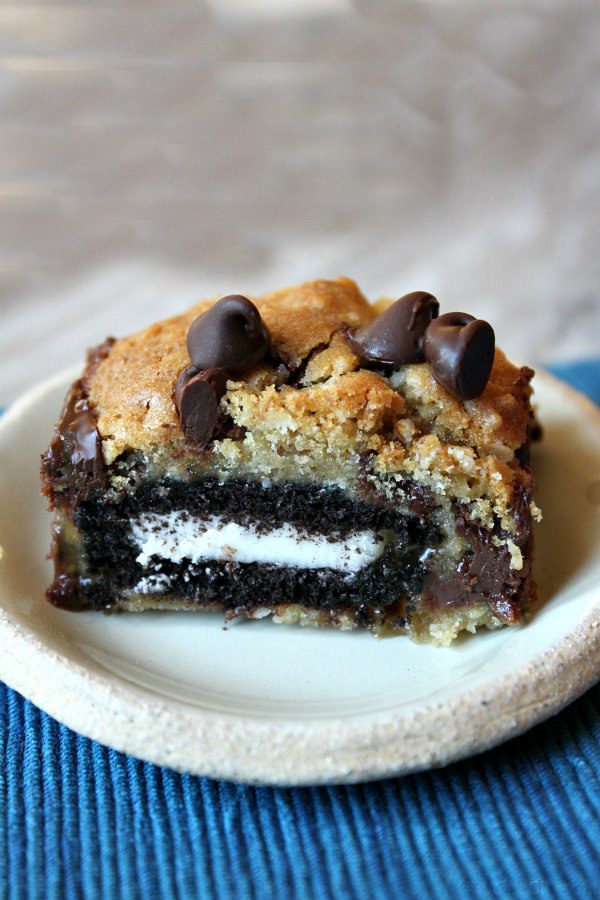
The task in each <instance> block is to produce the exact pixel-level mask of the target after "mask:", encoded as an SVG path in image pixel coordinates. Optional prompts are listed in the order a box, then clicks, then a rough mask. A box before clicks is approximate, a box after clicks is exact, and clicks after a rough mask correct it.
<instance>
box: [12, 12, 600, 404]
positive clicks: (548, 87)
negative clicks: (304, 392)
mask: <svg viewBox="0 0 600 900" xmlns="http://www.w3.org/2000/svg"><path fill="white" fill-rule="evenodd" d="M0 36H1V39H2V47H1V49H0V53H1V54H2V69H1V74H0V79H1V81H0V294H1V296H2V314H3V343H4V348H3V349H4V354H3V355H4V358H5V363H6V365H5V372H4V375H3V379H2V391H1V393H0V403H2V402H4V403H6V402H7V401H8V400H10V399H13V398H14V397H15V396H16V394H17V393H18V392H19V391H20V390H21V389H23V388H25V387H27V386H29V385H31V384H33V383H35V382H36V381H38V380H40V378H42V377H44V376H45V375H47V374H52V373H54V372H56V371H58V370H59V369H61V368H62V367H64V366H65V365H67V364H69V363H71V362H76V361H77V360H78V359H79V358H80V357H81V352H82V348H83V347H84V346H86V345H88V344H92V343H95V342H97V341H98V340H100V339H102V338H104V336H105V335H106V334H107V333H109V332H110V333H116V334H123V333H126V332H127V331H129V330H131V329H134V328H138V327H141V326H142V325H145V324H147V323H148V322H150V321H152V320H153V319H155V318H156V317H158V316H161V315H163V314H169V313H171V312H174V311H176V310H179V309H181V308H183V307H185V306H186V305H187V304H188V303H190V302H191V301H192V300H194V299H195V298H197V297H198V296H201V295H203V294H205V293H210V294H212V293H214V292H217V293H218V292H223V293H226V292H230V291H241V292H245V291H248V292H251V291H254V290H262V289H267V288H269V289H270V288H272V287H276V286H278V285H280V284H285V283H288V282H293V281H295V280H303V279H307V278H312V277H315V276H317V277H319V276H331V275H337V274H348V275H351V276H354V277H356V278H357V279H358V280H359V282H360V283H361V285H362V286H363V287H364V289H365V291H366V292H367V293H368V294H370V295H377V294H380V293H391V294H396V295H398V294H399V293H404V292H405V291H408V290H413V289H415V288H424V289H428V290H432V291H434V292H436V293H438V294H439V297H440V299H441V301H442V303H443V306H444V307H445V309H450V308H459V309H460V308H463V307H464V308H467V309H468V310H469V311H470V312H477V313H478V314H479V315H481V316H484V317H489V318H490V319H491V321H492V322H493V323H494V324H495V326H496V330H497V334H498V338H499V341H500V343H502V344H503V345H504V346H505V347H506V348H507V349H508V350H509V351H510V352H512V353H514V354H517V355H519V356H520V357H522V358H527V359H529V360H532V361H534V362H535V361H537V360H540V359H542V360H556V359H557V358H563V359H567V358H569V357H574V356H576V355H579V354H582V355H586V354H587V355H593V354H594V353H596V352H598V351H600V289H599V287H598V285H599V284H600V254H598V246H599V245H600V226H599V222H600V157H599V152H600V151H599V142H598V133H599V130H600V112H599V107H598V96H599V94H600V54H599V51H598V48H599V47H600V38H599V36H600V4H598V3H597V2H580V0H562V2H557V0H544V2H541V0H540V2H532V0H519V2H516V0H515V2H510V0H509V2H507V0H486V2H479V3H476V2H467V0H463V2H451V3H425V2H424V3H414V2H413V3H395V2H381V3H366V2H358V3H356V4H354V6H353V7H352V5H351V4H350V3H349V2H346V0H319V2H316V0H295V2H288V3H276V2H273V0H271V2H266V0H243V2H240V0H214V2H212V3H208V2H204V3H202V2H201V0H194V2H180V0H173V2H169V3H161V2H157V0H156V2H153V0H145V2H143V0H142V2H140V0H129V2H119V3H117V2H107V0H105V2H101V3H89V2H85V0H83V2H74V3H69V4H68V5H62V4H61V5H57V4H51V3H35V4H32V3H30V2H26V0H22V2H20V3H18V4H17V3H15V4H14V5H10V4H8V5H7V4H4V5H2V6H1V7H0ZM49 335H53V336H52V340H49V339H48V338H49Z"/></svg>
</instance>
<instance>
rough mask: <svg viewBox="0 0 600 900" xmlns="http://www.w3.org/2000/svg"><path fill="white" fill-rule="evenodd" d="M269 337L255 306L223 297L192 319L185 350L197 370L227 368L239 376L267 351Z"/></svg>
mask: <svg viewBox="0 0 600 900" xmlns="http://www.w3.org/2000/svg"><path fill="white" fill-rule="evenodd" d="M270 344H271V338H270V335H269V332H268V330H267V327H266V325H265V324H264V322H263V321H262V319H261V317H260V313H259V311H258V310H257V308H256V306H255V305H254V304H253V303H251V302H250V300H248V298H247V297H242V296H240V295H239V294H231V295H230V296H228V297H223V298H222V299H221V300H218V301H217V302H216V303H215V304H214V305H213V306H211V307H210V309H208V310H207V311H206V312H205V313H202V315H200V316H198V318H197V319H194V321H193V322H192V324H191V325H190V327H189V330H188V333H187V348H188V353H189V355H190V359H191V361H192V364H193V365H194V366H195V367H196V369H198V370H208V369H227V370H228V371H229V372H231V373H232V374H234V375H241V374H242V373H243V372H247V371H249V370H250V369H252V368H254V366H256V365H257V364H258V363H259V362H261V360H263V359H264V358H265V356H266V355H267V353H268V352H269V347H270Z"/></svg>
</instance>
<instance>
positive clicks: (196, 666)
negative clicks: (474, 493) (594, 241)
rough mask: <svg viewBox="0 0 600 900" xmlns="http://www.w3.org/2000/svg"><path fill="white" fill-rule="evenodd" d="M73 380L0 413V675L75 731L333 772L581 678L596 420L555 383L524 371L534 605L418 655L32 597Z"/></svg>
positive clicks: (131, 746)
mask: <svg viewBox="0 0 600 900" xmlns="http://www.w3.org/2000/svg"><path fill="white" fill-rule="evenodd" d="M75 374H76V373H73V372H70V373H66V374H65V375H63V376H61V377H59V378H55V379H53V380H52V381H50V382H47V383H46V384H43V385H41V386H40V387H38V388H37V389H36V390H34V391H33V392H31V393H29V394H27V395H26V396H25V397H23V399H22V400H20V401H19V402H18V403H16V404H15V405H14V406H13V407H12V408H11V409H10V410H9V411H8V413H7V414H6V416H5V417H4V418H3V420H2V421H1V422H0V466H1V471H2V480H3V484H2V487H1V493H0V544H1V545H2V560H1V563H0V597H1V600H0V638H1V641H2V651H1V653H0V677H2V678H3V679H4V680H5V681H6V682H7V683H8V684H9V685H11V686H12V687H13V688H15V689H16V690H18V691H20V692H21V693H22V694H24V695H25V696H26V697H28V698H30V699H31V700H32V701H33V702H34V703H36V704H37V705H38V706H40V707H41V708H42V709H44V710H46V711H47V712H48V713H50V714H51V715H52V716H54V717H55V718H57V719H58V720H59V721H61V722H64V723H65V724H66V725H69V726H70V727H71V728H74V729H75V730H76V731H79V732H80V733H82V734H84V735H87V736H89V737H91V738H94V739H96V740H98V741H101V742H103V743H105V744H108V745H110V746H112V747H115V748H117V749H119V750H123V751H125V752H127V753H130V754H133V755H135V756H138V757H141V758H142V759H146V760H150V761H152V762H155V763H159V764H161V765H168V766H172V767H174V768H177V769H181V770H184V771H188V772H194V773H198V774H203V775H211V776H214V777H220V778H227V779H234V780H239V781H251V782H256V783H271V784H317V783H326V782H330V783H333V782H351V781H359V780H365V779H372V778H379V777H382V776H386V775H397V774H400V773H404V772H409V771H413V770H416V769H422V768H426V767H428V766H434V765H442V764H445V763H448V762H450V761H452V760H455V759H458V758H460V757H464V756H467V755H469V754H472V753H475V752H477V751H479V750H483V749H485V748H487V747H491V746H492V745H494V744H497V743H498V742H499V741H501V740H504V739H506V738H508V737H510V736H512V735H516V734H518V733H520V732H522V731H524V730H525V729H526V728H528V727H529V726H531V725H533V724H534V723H536V722H539V721H540V720H542V719H544V718H546V717H547V716H549V715H551V714H552V713H555V712H557V711H558V710H559V709H560V708H561V707H563V706H564V705H565V704H566V703H568V702H569V701H570V700H572V699H574V698H575V697H576V696H577V695H579V694H580V693H582V692H583V691H584V690H585V689H586V688H587V687H588V686H589V685H591V684H592V683H593V682H594V681H595V680H596V679H597V678H598V677H599V676H600V413H599V411H598V409H596V407H594V406H593V405H592V404H591V403H589V402H588V401H587V400H586V399H585V398H583V397H581V396H580V395H579V394H577V393H576V392H574V391H572V390H571V389H569V388H567V387H566V386H565V385H563V384H562V383H560V382H558V381H556V380H554V379H552V378H550V377H549V376H547V375H544V374H539V375H538V376H537V379H536V388H537V393H536V396H537V399H538V402H539V405H540V414H541V419H542V422H543V424H544V427H545V440H544V442H543V443H542V445H541V446H540V447H539V448H538V449H536V452H535V465H536V468H537V473H538V480H539V489H538V494H537V499H538V502H539V503H540V505H541V506H542V508H543V510H544V516H545V518H544V523H543V525H542V526H541V527H540V528H539V529H538V534H537V542H538V543H537V565H536V577H537V580H538V582H539V584H540V588H541V592H542V595H543V597H544V599H545V601H546V602H545V605H544V607H543V609H542V610H541V611H540V612H539V613H538V614H537V616H536V617H535V619H534V620H533V622H532V623H531V624H530V625H528V626H527V627H524V628H521V629H503V630H501V631H498V632H493V633H489V632H485V633H482V634H479V635H477V636H476V637H475V638H466V639H464V640H460V641H458V642H457V643H456V644H455V646H453V647H451V648H450V649H435V648H433V647H428V646H417V645H415V644H413V643H412V642H411V641H410V640H408V639H407V638H405V637H397V638H393V639H389V640H382V641H380V640H377V639H375V638H373V637H372V636H371V635H370V634H368V633H347V632H337V631H327V630H322V631H321V630H319V631H316V630H312V629H302V628H298V627H291V628H290V627H285V626H277V625H273V624H272V623H270V622H268V621H265V622H252V623H245V624H241V625H238V626H233V627H231V628H229V629H228V630H227V631H225V630H223V627H222V619H221V617H219V616H216V615H212V614H211V615H208V614H198V615H194V614H186V613H144V614H143V615H140V614H135V613H130V614H122V615H115V616H105V615H99V614H97V613H69V612H63V611H59V610H56V609H54V608H53V607H51V606H50V605H49V604H48V603H46V602H45V600H44V596H43V594H44V589H45V587H46V585H47V583H48V582H49V580H50V564H49V563H48V561H46V560H45V554H46V552H47V549H48V543H49V537H48V535H49V524H50V516H49V514H48V513H47V512H46V511H45V508H44V507H45V503H44V501H43V500H42V498H41V497H40V495H39V492H38V465H39V455H40V453H41V452H42V450H43V449H44V448H45V446H46V444H47V443H48V441H49V439H50V436H51V432H52V426H53V423H54V421H55V420H56V418H57V416H58V411H59V408H60V406H61V403H62V399H63V396H64V394H65V391H66V389H67V385H68V384H69V382H70V381H71V380H72V378H73V377H74V376H75Z"/></svg>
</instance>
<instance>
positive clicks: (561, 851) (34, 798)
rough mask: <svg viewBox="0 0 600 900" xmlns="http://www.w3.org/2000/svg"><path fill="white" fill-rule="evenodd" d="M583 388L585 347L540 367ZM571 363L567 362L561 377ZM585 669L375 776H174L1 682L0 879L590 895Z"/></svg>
mask: <svg viewBox="0 0 600 900" xmlns="http://www.w3.org/2000/svg"><path fill="white" fill-rule="evenodd" d="M555 371H556V374H559V375H560V376H561V377H563V378H567V379H569V375H570V374H571V371H574V372H575V375H574V377H573V378H572V380H573V382H575V383H576V384H577V386H578V387H579V389H580V390H585V391H586V392H587V393H588V394H589V395H590V396H592V397H593V398H594V399H595V400H596V402H599V403H600V360H597V361H595V362H592V363H587V364H585V365H583V364H581V365H578V366H577V367H576V369H575V370H569V369H568V368H567V367H564V366H563V367H556V368H555ZM569 380H571V379H569ZM599 854H600V686H598V687H596V688H593V689H592V690H591V691H589V692H588V693H587V694H586V695H585V696H584V697H582V698H580V699H579V700H578V701H576V702H575V703H574V704H572V705H571V706H570V707H569V708H568V709H566V710H565V711H563V712H562V713H561V714H560V715H558V716H556V717H554V718H553V719H551V720H549V721H548V722H546V723H543V724H542V725H539V726H537V727H536V728H534V729H532V730H531V731H530V732H529V733H528V734H526V735H524V736H522V737H519V738H516V739H514V740H512V741H509V742H508V743H506V744H504V745H503V746H502V747H499V748H497V749H495V750H492V751H489V752H487V753H484V754H481V755H480V756H478V757H475V758H473V759H470V760H465V761H463V762H460V763H456V764H454V765H452V766H449V767H448V768H446V769H442V770H436V771H430V772H425V773H422V774H418V775H411V776H407V777H405V778H399V779H394V780H389V781H382V782H379V783H375V784H367V785H354V786H350V787H331V788H297V789H280V788H254V787H246V786H241V785H233V784H229V783H226V782H216V781H211V780H209V779H206V778H196V777H192V776H186V775H178V774H177V773H175V772H172V771H171V770H169V769H161V768H158V767H157V766H152V765H150V764H148V763H143V762H140V761H139V760H136V759H132V758H130V757H127V756H124V755H123V754H121V753H117V752H115V751H113V750H109V749H107V748H106V747H103V746H101V745H100V744H97V743H95V742H94V741H90V740H87V739H86V738H81V737H79V736H78V735H76V734H74V733H73V732H72V731H70V730H69V729H68V728H65V727H64V726H62V725H59V724H58V723H57V722H55V721H54V720H53V719H51V718H50V717H49V716H47V715H45V714H44V713H42V712H41V711H40V710H38V709H37V708H36V707H34V706H33V705H32V704H31V703H29V702H28V701H27V700H24V699H23V698H22V697H21V696H19V695H18V694H17V693H15V692H14V691H12V690H10V689H9V688H7V687H5V686H4V685H0V896H1V897H6V898H9V900H16V898H27V900H33V898H44V900H45V898H57V900H63V898H64V900H71V898H85V900H88V898H89V900H96V898H98V900H100V898H102V900H115V898H123V900H138V898H139V900H154V898H165V900H170V898H174V900H175V898H177V900H188V898H189V900H193V898H202V900H204V898H213V897H214V898H235V900H244V898H257V900H268V898H286V900H287V898H306V900H320V898H328V900H329V898H332V900H338V898H357V900H358V898H360V900H377V898H394V900H396V898H405V897H406V898H413V897H414V898H419V900H423V898H430V897H431V898H440V900H446V898H457V900H458V898H460V900H464V898H488V897H489V898H513V897H514V898H519V900H520V898H529V897H531V898H537V897H549V898H554V897H556V898H566V900H574V898H577V900H585V898H594V897H599V896H600V856H599Z"/></svg>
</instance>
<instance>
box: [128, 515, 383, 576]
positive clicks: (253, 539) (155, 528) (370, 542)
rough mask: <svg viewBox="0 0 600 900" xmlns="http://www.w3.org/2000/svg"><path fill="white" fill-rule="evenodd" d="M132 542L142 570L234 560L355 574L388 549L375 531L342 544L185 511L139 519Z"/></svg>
mask: <svg viewBox="0 0 600 900" xmlns="http://www.w3.org/2000/svg"><path fill="white" fill-rule="evenodd" d="M131 536H132V539H133V542H134V544H135V546H136V547H137V548H138V549H139V551H140V552H139V554H138V556H137V561H138V562H139V563H140V564H141V565H143V566H145V565H146V564H147V563H148V561H149V560H150V558H151V557H153V556H158V557H160V558H161V559H168V560H170V561H171V562H174V563H179V562H181V561H182V560H184V559H187V560H190V561H191V562H199V561H200V560H202V559H216V560H234V561H235V562H240V563H269V564H271V565H275V566H290V567H294V568H301V569H334V570H335V571H337V572H348V573H354V572H359V571H360V570H361V569H364V568H365V566H368V565H370V564H371V563H372V562H374V561H375V560H376V559H378V558H379V557H380V556H381V554H382V553H383V550H384V548H385V543H386V539H385V537H384V535H383V534H380V533H378V532H376V531H356V532H353V533H352V534H350V535H348V536H347V537H346V538H344V539H343V540H332V539H330V537H328V536H327V535H324V534H315V533H307V532H305V531H299V530H298V529H297V528H295V527H294V526H293V525H289V524H287V523H285V524H284V525H281V526H280V527H279V528H273V529H270V530H268V531H267V530H263V529H261V530H260V531H259V530H257V529H256V528H255V527H254V526H252V525H238V524H237V522H228V521H225V520H224V519H223V518H221V517H220V516H209V517H207V518H204V519H201V518H197V517H194V516H190V515H189V513H187V512H183V511H178V512H171V513H167V514H166V515H158V514H157V513H142V514H141V515H140V516H138V518H136V519H132V520H131Z"/></svg>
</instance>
